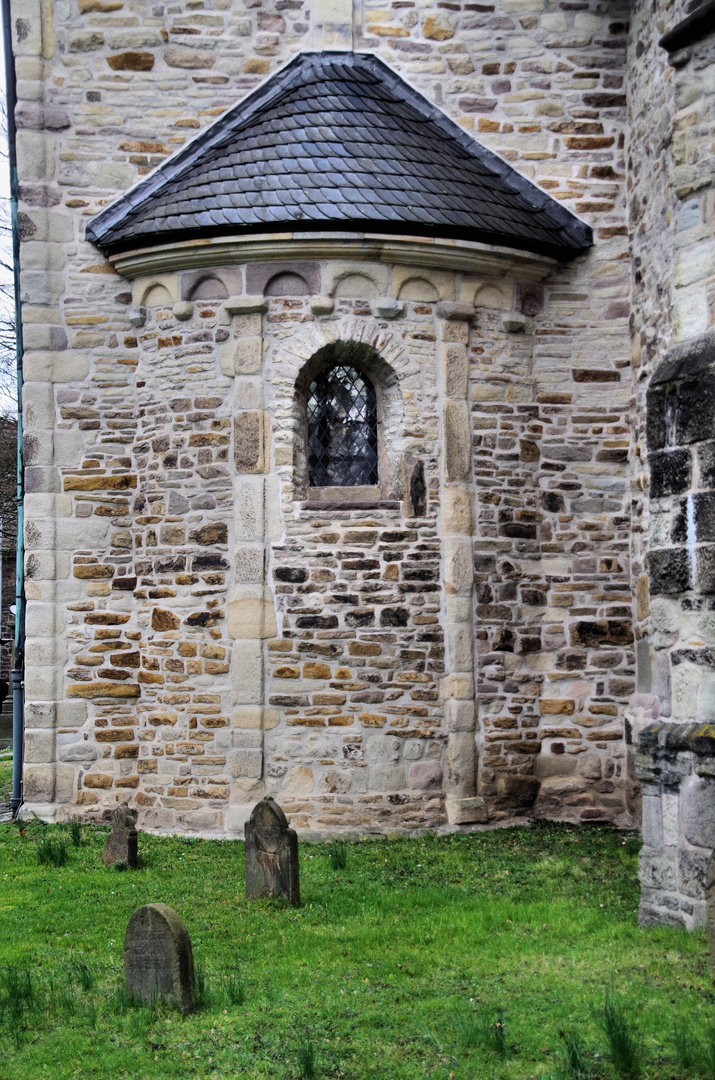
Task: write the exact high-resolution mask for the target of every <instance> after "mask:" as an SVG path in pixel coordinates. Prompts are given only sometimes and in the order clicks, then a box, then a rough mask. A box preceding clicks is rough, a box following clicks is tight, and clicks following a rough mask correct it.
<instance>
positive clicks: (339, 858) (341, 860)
mask: <svg viewBox="0 0 715 1080" xmlns="http://www.w3.org/2000/svg"><path fill="white" fill-rule="evenodd" d="M328 857H329V859H330V865H331V867H332V868H333V870H344V869H345V867H346V866H347V865H348V845H347V844H346V843H345V841H344V840H336V841H335V843H333V844H328Z"/></svg>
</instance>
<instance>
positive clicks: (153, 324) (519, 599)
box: [12, 0, 715, 906]
mask: <svg viewBox="0 0 715 1080" xmlns="http://www.w3.org/2000/svg"><path fill="white" fill-rule="evenodd" d="M706 9H707V11H706ZM709 10H710V6H709V5H705V6H703V7H702V8H701V9H698V11H696V12H695V14H694V15H690V16H688V12H687V11H686V10H685V8H684V7H683V6H682V5H681V4H680V3H665V2H664V0H662V2H661V4H660V7H659V8H658V9H657V10H656V9H654V8H653V7H652V5H647V6H646V5H644V4H643V5H641V4H639V3H638V2H637V0H634V3H633V4H628V3H619V2H608V3H603V2H601V0H577V2H571V0H569V2H568V3H566V2H554V3H552V2H551V0H497V2H496V3H471V2H469V3H468V2H466V0H465V2H463V3H462V2H457V3H448V4H445V3H437V2H436V0H435V2H434V3H433V2H431V0H425V2H418V0H414V2H413V0H395V2H394V3H392V4H387V5H385V4H382V5H378V4H377V3H375V2H373V0H356V2H352V0H333V2H331V3H328V2H327V0H313V2H312V3H311V0H177V2H176V3H153V2H152V3H149V0H57V2H56V3H55V4H54V7H51V6H50V5H49V4H46V3H44V0H22V2H19V0H13V3H12V28H13V48H14V52H15V64H16V74H17V93H18V107H17V110H16V120H17V127H18V131H17V150H18V169H19V179H20V228H21V236H22V248H21V268H22V300H23V327H24V341H25V357H24V372H25V391H24V398H25V425H26V427H25V444H24V445H25V464H26V490H27V495H26V506H25V512H26V526H25V542H26V557H25V559H26V594H27V601H28V603H27V635H28V637H27V650H26V681H25V687H26V704H25V725H26V735H25V769H24V799H25V803H26V805H27V806H28V807H29V808H30V809H32V810H33V811H35V812H36V813H39V814H41V815H42V816H44V817H48V818H52V817H58V816H59V817H63V816H67V815H68V814H69V815H80V814H81V815H85V816H86V817H87V818H88V819H91V818H97V817H102V816H103V815H106V813H107V811H109V810H111V809H112V808H114V807H115V806H116V805H117V804H118V803H120V802H122V801H125V800H126V801H128V802H129V804H130V805H131V806H132V807H133V808H134V809H136V811H137V812H138V825H139V827H140V828H143V829H156V830H178V831H195V832H201V833H207V834H210V833H214V834H225V835H241V834H242V830H243V825H244V823H245V821H246V819H247V816H248V814H249V813H250V810H251V808H252V806H253V805H254V804H255V803H256V801H257V800H258V799H259V798H261V797H262V796H264V795H268V796H272V797H274V798H276V799H277V800H278V801H279V802H280V805H281V806H282V807H283V809H284V810H285V812H286V814H287V815H288V817H289V819H290V821H291V824H292V825H293V826H294V827H296V828H298V829H299V830H302V831H304V832H306V831H312V832H321V831H329V830H338V829H340V830H352V831H355V832H365V831H369V830H372V831H388V830H395V829H397V830H409V829H415V828H421V827H437V826H441V825H445V824H447V823H449V824H452V825H463V824H471V823H478V822H487V821H502V820H508V819H510V818H515V817H523V816H550V817H557V818H566V819H570V820H581V821H588V820H594V821H609V822H615V823H617V824H633V823H637V822H638V821H639V820H640V819H639V815H640V802H639V797H640V796H639V792H640V788H639V783H638V781H637V780H636V776H635V767H634V740H635V738H636V736H637V734H638V732H639V730H640V729H641V728H642V727H644V726H645V725H646V724H647V723H648V722H649V721H651V720H653V719H655V718H656V716H660V717H663V718H672V719H673V720H674V721H677V722H682V721H685V720H693V721H695V720H699V721H700V720H708V719H713V711H714V705H713V697H714V691H713V686H714V685H715V684H714V682H713V679H714V676H713V669H714V668H715V661H714V660H713V647H714V645H715V640H714V639H715V634H714V633H713V622H712V618H713V617H712V612H711V607H712V603H711V601H712V595H713V592H714V590H715V579H714V578H713V565H714V564H713V552H715V545H714V544H713V543H712V541H715V532H714V531H713V520H715V519H713V509H712V506H713V503H712V495H711V492H712V488H713V474H712V460H711V459H712V448H713V445H714V444H713V441H712V435H713V422H712V416H713V409H712V407H711V406H712V402H711V398H709V397H708V395H709V394H710V395H712V393H713V389H712V386H713V384H712V379H713V374H712V372H713V368H712V357H713V356H714V355H715V352H713V345H712V342H711V339H710V337H709V336H708V335H709V334H710V333H711V327H712V322H713V303H714V302H715V301H714V297H715V292H713V280H714V279H715V261H714V260H715V254H714V252H715V247H714V246H713V235H712V229H713V189H712V160H711V153H712V151H711V144H712V108H711V105H712V102H711V98H710V97H708V94H709V93H710V85H711V82H712V79H711V78H710V76H709V72H710V71H711V68H710V67H709V60H708V49H710V50H712V45H713V40H715V38H714V37H713V36H708V35H710V31H711V29H712V25H711V23H712V19H711V17H710V15H709V14H708V13H709ZM703 11H706V16H705V17H704V18H703V16H702V13H703ZM683 19H685V20H686V24H685V34H686V37H687V35H688V34H689V35H690V37H691V38H693V35H694V38H693V40H694V41H696V42H697V44H695V45H694V44H693V42H692V41H690V42H689V43H688V44H686V45H684V46H683V47H679V50H678V51H677V53H676V54H675V55H674V54H673V53H672V52H670V53H669V52H668V50H667V49H666V48H664V47H662V46H661V45H660V44H659V41H660V38H661V36H662V35H663V34H664V33H665V32H666V31H671V30H673V28H674V27H676V26H677V24H679V23H680V21H681V20H683ZM688 19H689V21H688ZM689 27H690V29H688V28H689ZM693 27H695V29H693ZM679 32H681V33H682V32H683V31H682V30H681V31H679ZM709 155H710V156H709ZM695 338H698V339H699V345H698V349H699V352H698V354H697V355H698V357H700V359H699V360H697V363H696V365H695V367H694V368H693V367H692V364H691V361H690V360H689V357H690V355H691V350H690V348H689V345H688V342H689V341H690V340H691V339H695ZM669 350H675V351H673V352H671V351H669ZM703 357H704V358H705V359H703ZM662 363H665V364H666V367H665V368H663V367H662V366H661V365H662ZM667 365H670V366H667ZM708 365H710V366H708ZM673 387H675V389H673ZM679 388H680V389H679ZM681 389H682V393H681ZM674 395H675V396H674ZM679 395H680V396H679ZM688 395H690V397H688ZM676 399H677V401H678V402H679V403H680V404H678V406H677V409H676V413H677V416H678V417H684V416H685V414H686V413H688V415H690V413H692V414H693V416H694V419H693V420H692V421H690V420H688V419H675V420H673V419H672V417H673V416H674V415H676V414H675V413H673V405H672V402H673V400H676ZM689 402H690V403H691V404H688V403H689ZM693 402H694V404H693ZM708 403H710V404H708ZM678 409H679V410H680V412H677V410H678ZM659 417H660V418H661V419H659ZM662 795H663V792H662V790H661V788H658V790H657V791H650V789H649V797H651V798H655V799H656V800H659V799H661V798H662ZM659 857H660V856H659ZM666 906H667V905H666Z"/></svg>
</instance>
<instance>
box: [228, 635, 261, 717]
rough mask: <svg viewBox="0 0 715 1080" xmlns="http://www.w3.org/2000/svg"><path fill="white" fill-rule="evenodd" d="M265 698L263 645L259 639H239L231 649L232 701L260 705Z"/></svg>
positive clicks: (238, 703) (240, 703)
mask: <svg viewBox="0 0 715 1080" xmlns="http://www.w3.org/2000/svg"><path fill="white" fill-rule="evenodd" d="M263 699H264V686H263V645H262V643H261V641H260V640H257V639H247V640H237V641H235V642H234V644H233V648H232V649H231V703H232V704H233V705H258V704H260V703H262V702H263Z"/></svg>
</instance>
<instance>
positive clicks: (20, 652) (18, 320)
mask: <svg viewBox="0 0 715 1080" xmlns="http://www.w3.org/2000/svg"><path fill="white" fill-rule="evenodd" d="M2 29H3V44H4V52H5V81H6V103H7V140H8V160H9V163H10V217H11V222H12V263H13V277H14V285H15V356H16V364H17V548H16V559H15V660H14V664H13V669H12V799H11V803H10V805H11V807H12V812H13V814H17V811H18V810H19V809H20V805H21V803H22V759H23V750H24V738H23V737H24V726H25V725H24V715H23V713H24V709H23V669H24V654H25V580H24V573H25V568H24V560H25V551H24V544H23V494H24V473H23V460H22V353H23V348H22V310H21V307H20V233H19V230H18V221H17V195H18V184H17V154H16V148H15V105H16V104H17V97H16V83H15V57H14V55H13V51H12V26H11V19H10V0H2Z"/></svg>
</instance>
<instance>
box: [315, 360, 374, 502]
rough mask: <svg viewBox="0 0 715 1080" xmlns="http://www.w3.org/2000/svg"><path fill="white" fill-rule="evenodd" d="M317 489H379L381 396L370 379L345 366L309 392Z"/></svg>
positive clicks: (327, 374) (324, 375) (327, 373)
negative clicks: (358, 487)
mask: <svg viewBox="0 0 715 1080" xmlns="http://www.w3.org/2000/svg"><path fill="white" fill-rule="evenodd" d="M308 476H309V484H310V486H311V487H336V486H340V487H357V486H358V485H361V484H369V485H373V484H377V482H378V475H377V395H376V394H375V387H374V386H373V385H372V383H371V382H370V380H369V379H368V378H367V376H366V375H363V374H362V373H361V372H359V371H357V370H356V368H354V367H342V366H340V365H338V366H336V367H332V368H330V369H329V370H328V371H324V372H322V374H320V375H318V377H317V378H316V379H314V380H313V382H312V383H311V384H310V389H309V391H308Z"/></svg>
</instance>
